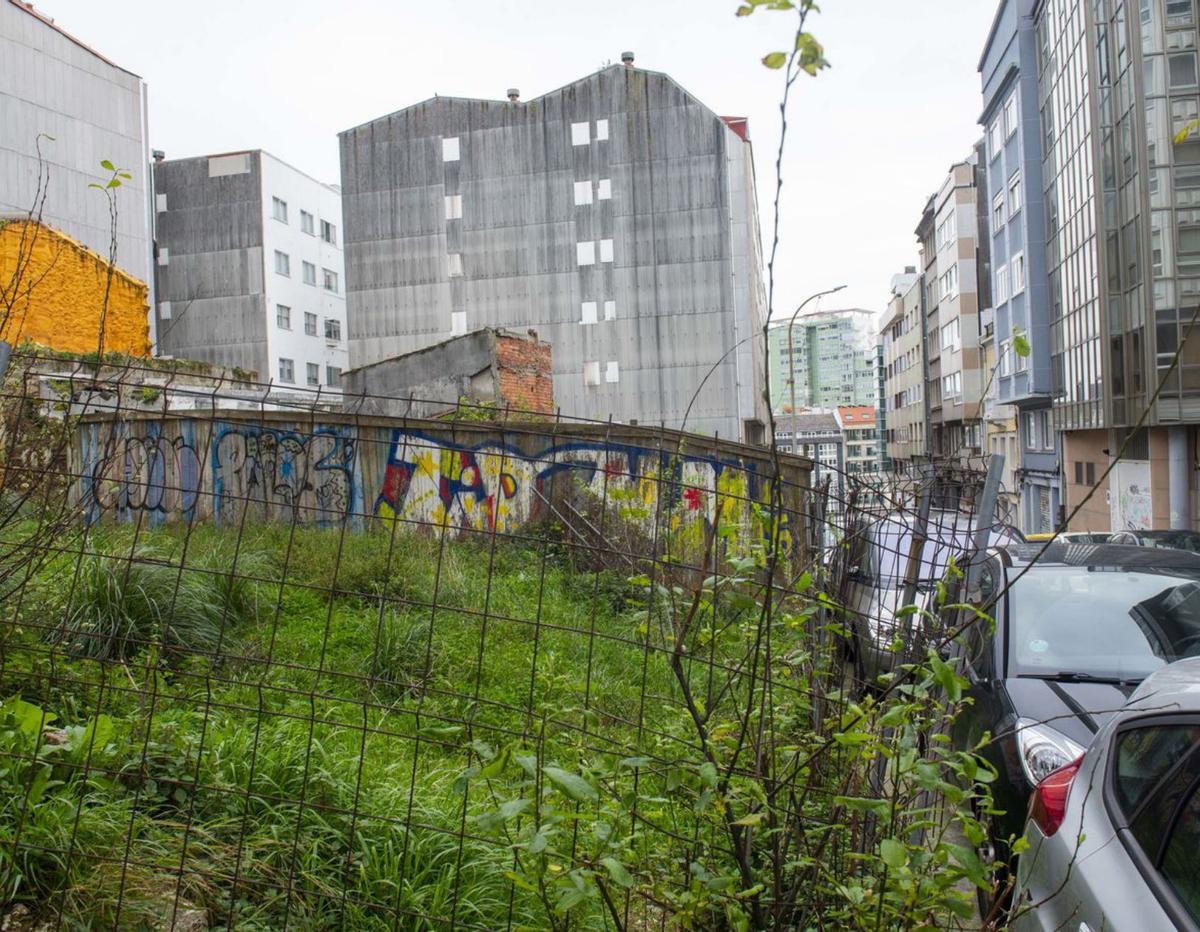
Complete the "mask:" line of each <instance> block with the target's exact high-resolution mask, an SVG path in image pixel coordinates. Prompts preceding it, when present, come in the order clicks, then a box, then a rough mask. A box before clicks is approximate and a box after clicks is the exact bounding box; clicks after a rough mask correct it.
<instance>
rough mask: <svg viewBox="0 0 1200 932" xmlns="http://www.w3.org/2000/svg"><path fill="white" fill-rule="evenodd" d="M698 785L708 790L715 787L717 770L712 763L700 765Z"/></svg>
mask: <svg viewBox="0 0 1200 932" xmlns="http://www.w3.org/2000/svg"><path fill="white" fill-rule="evenodd" d="M700 785H701V786H703V787H706V788H708V789H712V788H713V787H714V786H716V785H717V768H716V765H714V764H713V762H712V761H705V762H704V763H703V764H701V765H700Z"/></svg>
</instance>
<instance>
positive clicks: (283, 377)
mask: <svg viewBox="0 0 1200 932" xmlns="http://www.w3.org/2000/svg"><path fill="white" fill-rule="evenodd" d="M279 381H280V382H295V381H296V363H295V362H294V361H292V360H291V359H285V358H284V357H282V356H280V357H279Z"/></svg>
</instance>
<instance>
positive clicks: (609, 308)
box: [604, 301, 617, 320]
mask: <svg viewBox="0 0 1200 932" xmlns="http://www.w3.org/2000/svg"><path fill="white" fill-rule="evenodd" d="M604 319H605V320H616V319H617V302H616V301H605V302H604Z"/></svg>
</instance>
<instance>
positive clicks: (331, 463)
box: [73, 411, 809, 552]
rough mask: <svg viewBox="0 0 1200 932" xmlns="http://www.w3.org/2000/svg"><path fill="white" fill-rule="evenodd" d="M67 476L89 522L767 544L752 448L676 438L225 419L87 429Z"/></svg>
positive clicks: (795, 481)
mask: <svg viewBox="0 0 1200 932" xmlns="http://www.w3.org/2000/svg"><path fill="white" fill-rule="evenodd" d="M73 455H74V460H75V464H74V471H75V473H76V474H77V475H78V476H79V482H78V495H79V503H80V504H81V505H82V507H83V508H84V511H85V515H86V518H87V520H88V521H89V522H92V523H94V522H101V521H105V522H140V523H147V524H149V525H150V526H155V525H159V524H164V523H169V522H173V521H180V520H183V521H189V522H190V521H192V520H211V521H213V522H215V523H217V524H222V525H238V524H241V523H242V522H243V521H256V522H278V523H284V524H290V523H296V524H301V525H309V524H313V525H318V526H324V527H329V526H338V525H341V524H342V523H343V522H347V523H348V524H349V525H350V526H351V527H352V528H355V529H365V528H367V527H368V526H370V525H372V524H387V523H389V522H402V523H405V524H411V525H425V526H432V527H442V526H444V527H446V528H448V529H451V530H459V531H461V532H463V533H470V532H489V531H493V530H494V531H496V532H498V533H512V532H514V531H517V530H519V529H521V528H523V527H525V526H527V525H529V524H530V523H532V522H535V521H551V522H556V523H559V524H565V525H568V526H571V527H573V528H576V529H578V528H580V527H586V528H591V529H593V530H594V529H596V527H597V522H600V521H601V520H602V518H601V515H602V514H604V515H607V516H608V517H609V518H610V519H611V518H617V519H620V522H621V523H622V524H624V525H627V526H629V527H631V528H633V529H635V530H636V529H641V530H642V531H643V532H644V533H645V534H647V535H650V534H652V533H653V529H654V527H655V526H656V525H657V524H658V522H660V521H663V520H664V519H665V520H666V521H667V522H668V523H669V525H670V527H671V529H672V530H673V531H674V532H676V533H675V534H674V538H675V539H676V540H677V541H680V542H681V543H682V545H684V546H691V545H694V546H697V547H699V546H702V545H703V544H704V540H705V535H706V533H709V532H714V533H719V535H720V537H721V540H722V543H723V546H724V548H725V549H726V551H730V550H732V551H733V552H745V551H746V550H747V548H749V547H750V546H752V545H753V544H754V543H755V542H757V541H762V540H765V539H766V538H767V537H768V535H769V534H770V531H771V528H770V527H769V522H768V519H767V518H766V514H767V508H768V505H769V501H770V496H771V482H770V479H769V477H770V476H771V475H773V474H774V472H775V463H774V460H773V459H772V457H771V455H770V454H769V452H768V451H766V450H761V449H757V448H752V447H747V446H743V445H741V444H730V443H725V442H719V441H716V440H710V439H705V438H701V437H697V436H694V435H687V434H683V433H679V432H674V431H664V430H655V429H649V428H639V427H627V426H618V425H604V424H561V423H556V422H526V423H522V422H513V423H462V422H455V423H447V422H445V421H421V420H399V419H389V418H362V417H351V416H347V415H339V414H325V413H322V414H319V415H306V416H303V417H297V416H296V414H295V413H293V412H287V411H277V412H266V413H262V414H260V413H253V412H227V413H225V414H221V413H217V414H215V415H213V416H207V415H206V416H204V417H189V416H184V415H180V416H169V417H165V418H164V417H152V416H136V417H122V418H112V417H103V416H102V417H93V418H90V419H86V420H85V422H84V423H82V424H81V425H80V427H79V430H78V443H77V444H76V447H75V450H74V453H73ZM808 478H809V470H808V463H807V461H805V460H802V459H800V458H796V457H787V456H785V457H782V458H781V480H780V483H779V488H780V492H781V496H782V504H783V508H782V511H781V514H782V515H783V518H782V519H781V520H782V525H783V526H782V527H781V528H780V530H781V532H782V533H784V534H786V535H788V541H790V540H791V539H792V538H793V537H795V534H794V531H795V522H796V515H797V514H798V513H799V511H800V509H801V507H802V497H803V493H804V490H805V489H806V488H807V486H808Z"/></svg>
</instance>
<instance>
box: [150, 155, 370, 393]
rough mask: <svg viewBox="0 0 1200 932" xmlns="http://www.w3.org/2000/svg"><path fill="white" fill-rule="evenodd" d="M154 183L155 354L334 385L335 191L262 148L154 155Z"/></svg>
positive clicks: (333, 388)
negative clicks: (182, 155)
mask: <svg viewBox="0 0 1200 932" xmlns="http://www.w3.org/2000/svg"><path fill="white" fill-rule="evenodd" d="M154 190H155V209H156V212H157V234H156V252H157V260H156V269H155V272H156V276H157V282H158V287H157V297H158V303H157V318H158V319H157V332H158V348H159V351H160V352H161V353H162V354H164V355H170V356H176V357H182V358H186V359H197V360H203V361H205V362H211V363H216V364H219V365H224V366H236V367H239V368H241V369H250V370H254V371H255V372H257V373H258V377H259V379H260V380H261V381H263V382H267V381H273V382H274V383H275V384H276V385H277V386H279V387H281V388H290V387H296V388H303V389H308V390H314V391H315V390H320V391H322V392H325V391H329V392H334V393H336V392H338V391H340V386H341V373H342V371H343V370H344V369H346V368H348V364H347V358H348V354H347V345H346V300H345V271H344V262H343V259H342V246H341V200H340V197H339V194H338V190H337V189H336V188H335V187H333V186H331V185H327V184H324V183H322V182H320V181H317V180H316V179H314V178H311V177H309V176H308V175H306V174H304V173H303V172H301V171H299V170H297V169H295V168H293V167H291V166H290V165H288V164H287V163H285V162H282V161H280V160H279V159H277V158H275V157H274V156H272V155H270V154H269V153H267V152H263V151H261V150H254V151H248V152H232V153H226V154H223V155H212V156H201V157H199V158H189V159H175V160H171V161H162V162H158V163H156V164H155V166H154Z"/></svg>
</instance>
